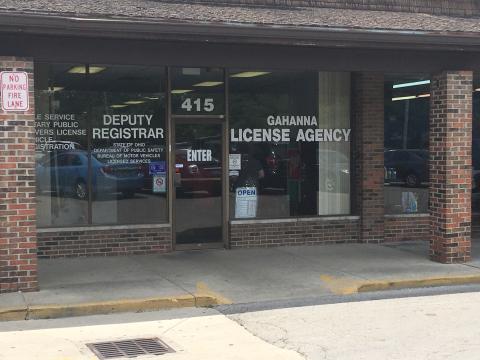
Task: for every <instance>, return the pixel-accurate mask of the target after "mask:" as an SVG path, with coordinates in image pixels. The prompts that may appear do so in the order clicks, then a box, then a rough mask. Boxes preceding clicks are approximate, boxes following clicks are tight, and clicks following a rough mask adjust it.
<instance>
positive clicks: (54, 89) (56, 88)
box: [48, 86, 65, 92]
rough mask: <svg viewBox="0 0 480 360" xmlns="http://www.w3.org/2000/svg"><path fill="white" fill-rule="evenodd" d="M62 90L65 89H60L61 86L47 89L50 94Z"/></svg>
mask: <svg viewBox="0 0 480 360" xmlns="http://www.w3.org/2000/svg"><path fill="white" fill-rule="evenodd" d="M63 89H65V88H64V87H61V86H50V87H49V88H48V91H50V92H56V91H61V90H63Z"/></svg>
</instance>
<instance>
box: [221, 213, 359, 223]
mask: <svg viewBox="0 0 480 360" xmlns="http://www.w3.org/2000/svg"><path fill="white" fill-rule="evenodd" d="M359 219H360V216H354V215H347V216H322V217H307V218H285V219H252V220H230V224H231V225H247V224H276V223H293V222H306V221H341V220H352V221H353V220H359Z"/></svg>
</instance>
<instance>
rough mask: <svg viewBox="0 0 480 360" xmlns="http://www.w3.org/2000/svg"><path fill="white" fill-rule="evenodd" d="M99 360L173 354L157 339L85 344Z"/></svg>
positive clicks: (169, 348)
mask: <svg viewBox="0 0 480 360" xmlns="http://www.w3.org/2000/svg"><path fill="white" fill-rule="evenodd" d="M87 346H88V347H89V349H90V350H92V351H93V353H94V354H95V355H97V357H98V358H99V359H116V358H134V357H137V356H142V355H163V354H167V353H172V352H175V351H174V350H173V349H172V348H171V347H170V346H168V345H167V344H165V343H164V342H163V341H161V340H160V339H157V338H151V339H132V340H121V341H108V342H101V343H92V344H87Z"/></svg>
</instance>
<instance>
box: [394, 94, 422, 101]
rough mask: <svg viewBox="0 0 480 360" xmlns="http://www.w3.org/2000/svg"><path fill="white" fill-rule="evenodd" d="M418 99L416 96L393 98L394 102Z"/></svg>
mask: <svg viewBox="0 0 480 360" xmlns="http://www.w3.org/2000/svg"><path fill="white" fill-rule="evenodd" d="M416 98H417V97H416V96H415V95H413V96H401V97H395V98H392V101H400V100H410V99H416Z"/></svg>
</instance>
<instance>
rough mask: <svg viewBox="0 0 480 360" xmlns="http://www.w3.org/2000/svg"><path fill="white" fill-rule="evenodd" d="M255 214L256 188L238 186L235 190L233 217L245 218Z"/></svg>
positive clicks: (252, 216)
mask: <svg viewBox="0 0 480 360" xmlns="http://www.w3.org/2000/svg"><path fill="white" fill-rule="evenodd" d="M256 216H257V188H256V187H254V186H252V187H240V188H237V190H236V191H235V218H237V219H245V218H254V217H256Z"/></svg>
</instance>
